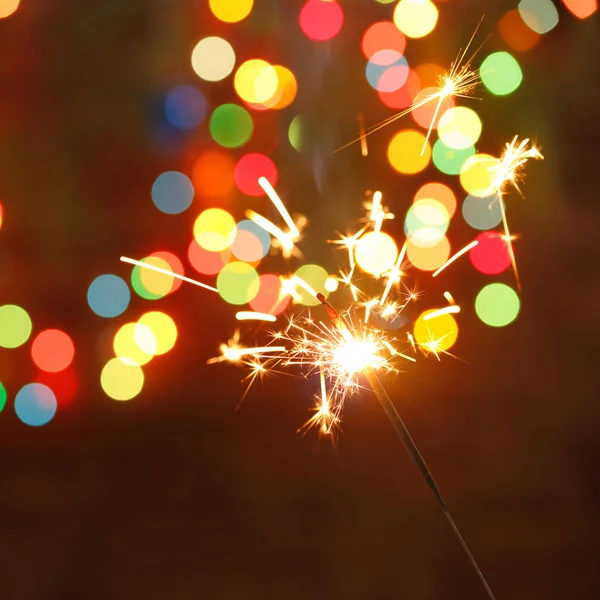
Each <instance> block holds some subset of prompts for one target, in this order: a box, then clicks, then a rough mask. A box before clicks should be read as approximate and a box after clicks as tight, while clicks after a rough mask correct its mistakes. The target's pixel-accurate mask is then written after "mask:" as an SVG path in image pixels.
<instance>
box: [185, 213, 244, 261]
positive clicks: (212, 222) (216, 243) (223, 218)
mask: <svg viewBox="0 0 600 600" xmlns="http://www.w3.org/2000/svg"><path fill="white" fill-rule="evenodd" d="M235 233H236V228H235V219H234V218H233V217H232V216H231V215H230V214H229V213H228V212H227V211H226V210H223V209H222V208H207V209H206V210H205V211H203V212H201V213H200V215H199V216H198V218H197V219H196V221H195V223H194V239H195V240H196V242H197V243H198V245H199V246H200V247H201V248H204V249H205V250H208V251H209V252H222V251H223V250H226V249H227V248H229V247H230V246H231V244H232V243H233V240H234V239H235Z"/></svg>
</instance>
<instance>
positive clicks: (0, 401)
mask: <svg viewBox="0 0 600 600" xmlns="http://www.w3.org/2000/svg"><path fill="white" fill-rule="evenodd" d="M6 397H7V394H6V388H5V387H4V385H3V384H2V382H1V381H0V412H2V411H3V410H4V407H5V406H6Z"/></svg>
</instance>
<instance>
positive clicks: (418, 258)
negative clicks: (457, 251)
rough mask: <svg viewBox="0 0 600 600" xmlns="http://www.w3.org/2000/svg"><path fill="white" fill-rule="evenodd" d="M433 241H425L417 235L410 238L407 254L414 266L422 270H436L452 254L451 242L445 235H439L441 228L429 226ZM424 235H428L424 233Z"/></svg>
mask: <svg viewBox="0 0 600 600" xmlns="http://www.w3.org/2000/svg"><path fill="white" fill-rule="evenodd" d="M428 233H429V234H430V235H431V239H432V241H433V243H429V244H427V243H424V242H423V240H422V239H421V238H419V237H417V236H415V237H416V239H413V238H412V237H411V238H410V239H409V240H408V243H407V246H406V256H407V257H408V260H410V262H411V263H412V265H413V266H414V267H416V268H417V269H419V270H420V271H435V270H436V269H439V268H440V267H441V266H442V265H443V264H444V263H445V262H446V261H447V260H448V257H449V256H450V242H449V241H448V238H447V237H446V236H445V235H442V236H441V237H438V238H437V239H436V237H435V236H438V235H439V230H437V229H433V228H428ZM423 235H426V234H425V233H423Z"/></svg>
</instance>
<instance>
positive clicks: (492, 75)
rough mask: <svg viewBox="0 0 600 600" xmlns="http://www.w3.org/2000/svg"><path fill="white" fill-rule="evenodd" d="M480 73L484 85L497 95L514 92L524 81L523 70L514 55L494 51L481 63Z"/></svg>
mask: <svg viewBox="0 0 600 600" xmlns="http://www.w3.org/2000/svg"><path fill="white" fill-rule="evenodd" d="M479 74H480V76H481V81H482V82H483V85H485V87H486V88H487V89H488V90H489V91H490V92H492V94H495V95H496V96H504V95H506V94H511V93H512V92H514V91H515V90H516V89H517V88H518V87H519V86H520V85H521V82H522V81H523V72H522V70H521V67H520V66H519V63H518V61H517V59H516V58H514V56H512V55H510V54H509V53H508V52H494V53H493V54H490V55H489V56H488V57H486V59H485V60H484V61H483V62H482V63H481V67H480V68H479Z"/></svg>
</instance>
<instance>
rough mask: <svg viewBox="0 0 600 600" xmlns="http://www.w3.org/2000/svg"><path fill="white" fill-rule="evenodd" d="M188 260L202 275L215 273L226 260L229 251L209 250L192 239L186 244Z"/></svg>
mask: <svg viewBox="0 0 600 600" xmlns="http://www.w3.org/2000/svg"><path fill="white" fill-rule="evenodd" d="M187 255H188V260H189V261H190V264H191V265H192V267H194V269H195V270H196V271H198V273H202V275H216V274H217V273H218V272H219V271H220V270H221V269H222V268H223V267H224V266H225V265H226V264H227V263H228V262H229V257H230V256H231V252H230V251H229V250H222V251H221V252H211V251H210V250H205V249H204V248H202V246H200V245H199V244H198V242H196V240H195V239H194V240H192V241H191V242H190V245H189V246H188V253H187Z"/></svg>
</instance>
